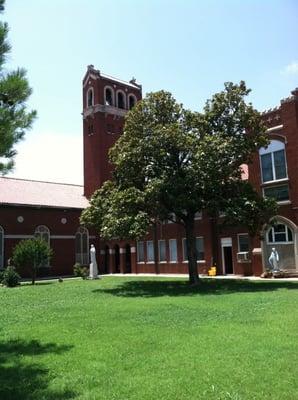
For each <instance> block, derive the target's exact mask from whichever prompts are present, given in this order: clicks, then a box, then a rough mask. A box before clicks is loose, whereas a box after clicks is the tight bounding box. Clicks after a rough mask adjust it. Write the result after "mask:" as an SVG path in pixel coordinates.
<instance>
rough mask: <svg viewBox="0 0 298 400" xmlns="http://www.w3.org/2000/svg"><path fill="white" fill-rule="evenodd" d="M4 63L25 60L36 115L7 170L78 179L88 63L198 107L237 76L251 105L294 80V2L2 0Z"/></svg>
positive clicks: (297, 28) (263, 103)
mask: <svg viewBox="0 0 298 400" xmlns="http://www.w3.org/2000/svg"><path fill="white" fill-rule="evenodd" d="M2 19H3V20H5V21H7V22H8V24H9V26H10V34H9V39H10V43H11V45H12V51H11V54H10V56H9V58H8V63H7V68H14V67H16V66H21V67H25V68H26V69H27V71H28V78H29V81H30V85H31V86H32V88H33V95H32V97H31V99H30V102H29V106H30V107H31V108H35V109H36V110H37V112H38V120H37V121H36V122H35V124H34V128H33V129H32V130H31V131H30V132H29V133H28V134H27V136H26V139H25V141H23V142H22V143H21V144H20V145H18V152H19V155H18V156H17V158H16V168H15V171H14V173H13V174H12V176H16V177H21V178H30V179H40V180H48V181H60V182H70V183H82V181H83V178H82V117H81V111H82V94H81V82H82V78H83V75H84V73H85V71H86V66H87V65H88V64H93V65H94V66H95V68H97V69H99V70H101V71H102V72H104V73H106V74H109V75H113V76H116V77H118V78H121V79H124V80H129V79H130V78H131V77H132V76H134V77H136V78H137V81H138V82H140V83H141V84H142V85H143V92H144V94H145V93H146V92H149V91H155V90H159V89H165V90H169V91H171V92H172V93H173V94H174V96H175V97H176V99H177V100H178V101H179V102H182V103H183V104H184V105H185V106H186V107H188V108H191V109H193V110H200V109H201V108H202V106H203V104H204V102H205V100H206V99H207V98H209V97H210V96H211V95H212V94H213V93H214V92H216V91H219V90H221V89H222V87H223V83H224V82H225V81H234V82H238V81H239V80H241V79H243V80H245V81H246V82H247V85H248V86H249V87H250V88H251V89H252V94H251V95H250V100H251V101H252V102H253V104H254V105H255V107H256V108H258V109H259V110H260V111H263V110H264V109H267V108H270V107H274V106H275V105H278V104H279V101H280V99H281V98H284V97H287V96H288V95H289V94H290V91H291V90H293V89H294V88H295V87H297V86H298V41H297V38H298V2H297V0H279V1H277V0H276V1H274V0H270V1H269V0H268V1H267V0H245V1H244V0H242V1H240V0H238V1H236V0H217V1H213V0H210V1H207V0H206V1H200V0H196V1H193V0H184V1H182V0H181V1H178V0H171V1H168V0H150V1H148V0H146V1H145V0H138V1H137V0H125V1H124V0H109V1H102V0H88V1H83V0H72V1H71V0H51V1H48V0H38V1H37V0H26V1H24V0H8V1H7V4H6V10H5V13H4V14H3V15H2Z"/></svg>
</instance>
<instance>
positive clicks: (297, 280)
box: [22, 274, 298, 282]
mask: <svg viewBox="0 0 298 400" xmlns="http://www.w3.org/2000/svg"><path fill="white" fill-rule="evenodd" d="M99 277H100V278H109V277H116V278H117V277H122V278H123V277H125V278H129V277H147V278H148V277H149V278H184V279H188V274H106V275H100V276H99ZM59 278H62V279H63V280H66V279H69V280H70V279H82V278H80V277H76V276H62V277H59V276H49V277H44V278H40V279H38V280H37V282H38V281H54V280H57V279H59ZM200 278H208V279H234V280H235V279H242V280H247V281H262V282H271V281H272V282H298V277H297V278H260V277H259V276H243V275H217V276H208V275H200ZM30 281H31V280H30V279H23V280H22V282H30Z"/></svg>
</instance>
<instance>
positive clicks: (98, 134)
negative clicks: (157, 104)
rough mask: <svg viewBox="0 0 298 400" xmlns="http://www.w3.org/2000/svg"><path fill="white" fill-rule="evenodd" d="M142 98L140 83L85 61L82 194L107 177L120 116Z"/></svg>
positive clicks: (119, 126) (122, 118)
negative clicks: (108, 73) (110, 151)
mask: <svg viewBox="0 0 298 400" xmlns="http://www.w3.org/2000/svg"><path fill="white" fill-rule="evenodd" d="M141 98H142V86H141V85H139V84H137V83H136V80H135V79H132V80H130V81H129V82H125V81H122V80H120V79H117V78H114V77H111V76H109V75H105V74H102V73H101V72H100V71H99V70H96V69H95V68H94V66H93V65H89V66H88V68H87V72H86V74H85V77H84V79H83V113H82V114H83V141H84V194H85V196H86V197H88V198H90V197H91V195H92V193H93V192H94V191H95V190H96V189H98V188H99V187H100V186H101V185H102V184H103V183H104V182H105V181H106V180H108V179H110V178H111V171H112V165H111V163H110V162H109V159H108V152H109V149H110V148H111V147H112V146H113V145H114V143H115V142H116V140H117V139H118V138H119V136H120V135H121V133H122V131H123V126H124V116H125V114H126V113H127V111H128V110H130V109H131V108H133V107H134V105H135V104H136V102H137V101H139V100H140V99H141Z"/></svg>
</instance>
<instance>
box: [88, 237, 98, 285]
mask: <svg viewBox="0 0 298 400" xmlns="http://www.w3.org/2000/svg"><path fill="white" fill-rule="evenodd" d="M90 259H91V263H90V272H89V278H90V279H97V278H98V269H97V262H96V249H95V247H94V244H91V247H90Z"/></svg>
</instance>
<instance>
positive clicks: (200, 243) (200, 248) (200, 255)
mask: <svg viewBox="0 0 298 400" xmlns="http://www.w3.org/2000/svg"><path fill="white" fill-rule="evenodd" d="M196 251H197V260H204V239H203V238H196Z"/></svg>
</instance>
